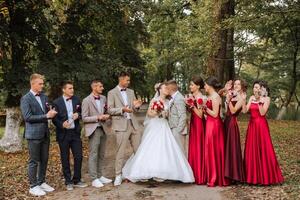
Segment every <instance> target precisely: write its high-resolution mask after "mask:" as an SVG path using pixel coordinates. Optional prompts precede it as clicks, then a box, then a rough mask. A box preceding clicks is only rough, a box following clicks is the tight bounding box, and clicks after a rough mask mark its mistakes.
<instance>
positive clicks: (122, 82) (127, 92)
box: [107, 72, 142, 186]
mask: <svg viewBox="0 0 300 200" xmlns="http://www.w3.org/2000/svg"><path fill="white" fill-rule="evenodd" d="M129 84H130V75H129V74H128V73H126V72H121V73H120V75H119V84H118V86H116V87H115V88H114V89H112V90H111V91H109V92H108V97H107V98H108V101H107V102H108V113H109V114H110V115H111V116H112V129H113V131H114V132H115V134H116V139H117V154H116V161H115V173H116V178H115V181H114V185H115V186H118V185H121V183H122V175H121V172H122V168H123V165H124V156H125V151H126V146H127V142H128V140H130V144H131V146H132V148H133V151H134V152H136V150H137V148H138V146H139V144H140V139H141V133H140V126H139V123H138V120H137V118H136V116H135V112H137V111H138V109H139V108H140V106H141V105H142V102H141V101H140V100H136V98H135V94H134V91H133V90H131V89H129V88H128V86H129Z"/></svg>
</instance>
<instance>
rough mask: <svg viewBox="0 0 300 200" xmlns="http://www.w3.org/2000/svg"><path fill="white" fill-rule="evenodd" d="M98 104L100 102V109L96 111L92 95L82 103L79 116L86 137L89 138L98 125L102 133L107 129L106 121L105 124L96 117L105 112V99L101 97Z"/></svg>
mask: <svg viewBox="0 0 300 200" xmlns="http://www.w3.org/2000/svg"><path fill="white" fill-rule="evenodd" d="M100 102H101V109H100V110H98V107H97V104H96V101H95V98H94V96H93V94H90V95H89V96H87V97H86V98H85V99H83V101H82V111H81V115H82V120H83V123H84V130H85V136H86V137H89V136H91V135H92V134H93V133H94V131H95V130H96V128H97V127H98V126H99V125H101V126H102V127H103V129H104V131H105V132H106V133H107V129H108V125H109V124H108V121H106V122H99V121H98V115H102V114H104V113H105V110H106V109H107V102H106V97H105V96H103V95H101V96H100Z"/></svg>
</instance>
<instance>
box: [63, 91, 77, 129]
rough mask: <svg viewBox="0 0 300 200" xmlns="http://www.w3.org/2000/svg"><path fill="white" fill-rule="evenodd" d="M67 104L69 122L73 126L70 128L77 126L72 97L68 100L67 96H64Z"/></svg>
mask: <svg viewBox="0 0 300 200" xmlns="http://www.w3.org/2000/svg"><path fill="white" fill-rule="evenodd" d="M63 98H64V101H65V104H66V108H67V113H68V121H69V123H70V122H71V126H70V128H69V129H73V128H75V122H74V120H73V103H72V99H69V100H68V101H67V99H68V98H67V97H65V96H63Z"/></svg>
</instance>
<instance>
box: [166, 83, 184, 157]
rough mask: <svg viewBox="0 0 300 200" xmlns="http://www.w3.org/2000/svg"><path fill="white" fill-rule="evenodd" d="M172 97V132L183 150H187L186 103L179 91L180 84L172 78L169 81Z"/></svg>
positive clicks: (170, 116)
mask: <svg viewBox="0 0 300 200" xmlns="http://www.w3.org/2000/svg"><path fill="white" fill-rule="evenodd" d="M167 85H168V88H169V91H170V95H171V99H170V113H169V124H170V128H171V130H172V133H173V135H174V137H175V139H176V141H177V143H178V144H179V146H180V147H181V149H182V150H183V152H185V148H184V144H185V142H184V141H185V136H186V135H187V126H186V120H187V115H186V104H185V100H184V96H183V95H182V94H181V93H180V92H179V91H178V85H177V83H176V81H174V80H171V81H168V82H167Z"/></svg>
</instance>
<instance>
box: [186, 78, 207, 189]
mask: <svg viewBox="0 0 300 200" xmlns="http://www.w3.org/2000/svg"><path fill="white" fill-rule="evenodd" d="M203 88H204V81H203V79H202V78H201V77H194V78H192V80H191V82H190V91H191V93H192V96H193V100H194V103H193V104H190V102H186V104H187V105H188V106H189V107H190V111H191V121H190V133H189V151H188V161H189V163H190V165H191V168H192V170H193V172H194V177H195V183H196V184H198V185H203V184H206V173H205V166H204V164H205V163H204V159H205V154H204V148H205V147H204V144H205V132H204V122H205V121H204V120H203V119H204V117H203V111H202V106H203V104H204V102H205V101H206V97H205V96H204V95H203V94H202V93H201V91H200V90H201V89H203Z"/></svg>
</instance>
